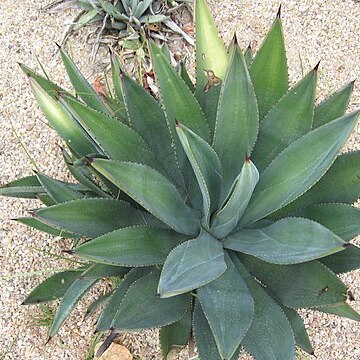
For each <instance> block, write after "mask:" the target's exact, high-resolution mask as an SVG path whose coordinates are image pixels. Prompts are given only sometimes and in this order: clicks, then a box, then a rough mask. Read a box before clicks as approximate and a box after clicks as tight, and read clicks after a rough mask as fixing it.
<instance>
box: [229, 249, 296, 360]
mask: <svg viewBox="0 0 360 360" xmlns="http://www.w3.org/2000/svg"><path fill="white" fill-rule="evenodd" d="M232 259H233V261H234V264H235V266H236V268H237V270H238V271H239V273H240V275H241V276H242V278H243V279H244V280H245V283H246V285H247V287H248V288H249V290H250V293H251V295H252V297H253V299H254V317H253V321H252V323H251V326H250V329H249V330H248V331H247V333H246V335H245V337H244V339H243V340H242V342H241V344H242V346H243V347H244V348H245V350H246V351H248V352H249V353H250V354H251V355H253V356H254V357H255V358H256V359H257V360H289V359H294V358H295V340H294V335H293V332H292V329H291V326H290V324H289V321H288V319H287V318H286V316H285V314H284V313H283V311H282V310H281V308H280V307H279V306H278V305H277V304H276V302H275V301H274V300H273V299H272V298H271V296H270V295H268V294H267V293H266V291H265V290H264V289H263V288H262V287H261V286H260V285H259V283H258V282H256V281H255V280H254V279H253V278H252V277H251V276H250V274H249V273H248V271H247V270H246V268H245V267H244V265H243V264H242V263H241V262H240V261H239V259H238V258H237V257H235V256H232Z"/></svg>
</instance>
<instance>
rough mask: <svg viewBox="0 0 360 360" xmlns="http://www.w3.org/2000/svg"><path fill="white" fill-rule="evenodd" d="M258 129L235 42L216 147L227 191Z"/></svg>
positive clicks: (251, 91)
mask: <svg viewBox="0 0 360 360" xmlns="http://www.w3.org/2000/svg"><path fill="white" fill-rule="evenodd" d="M258 129H259V114H258V108H257V102H256V97H255V92H254V89H253V86H252V83H251V79H250V75H249V72H248V69H247V66H246V63H245V60H244V56H243V55H242V53H241V50H240V48H239V46H238V45H237V44H236V45H235V50H234V51H233V54H232V57H231V61H230V65H229V70H228V72H227V74H226V76H225V79H224V81H223V84H222V88H221V93H220V98H219V106H218V112H217V116H216V124H215V132H214V140H213V144H214V145H213V146H214V149H215V151H216V152H217V154H218V156H219V159H220V163H221V165H222V169H223V190H224V194H227V193H228V191H229V189H230V187H231V184H232V183H233V182H234V180H235V178H236V177H237V176H238V174H239V173H240V170H241V168H242V165H243V163H244V161H245V155H246V154H250V153H251V151H252V149H253V147H254V144H255V141H256V138H257V134H258Z"/></svg>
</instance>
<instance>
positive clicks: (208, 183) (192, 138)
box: [176, 123, 222, 226]
mask: <svg viewBox="0 0 360 360" xmlns="http://www.w3.org/2000/svg"><path fill="white" fill-rule="evenodd" d="M176 132H177V135H178V137H179V139H180V142H181V145H182V147H183V149H184V151H185V153H186V155H187V157H188V159H189V161H190V164H191V166H192V168H193V171H194V173H195V176H196V179H197V182H198V184H199V187H200V190H201V193H202V198H203V213H204V221H205V223H206V224H207V225H206V226H209V221H210V215H211V214H212V213H213V212H214V211H215V210H216V209H217V208H218V207H219V201H220V194H221V183H222V174H221V172H222V170H221V165H220V161H219V158H218V157H217V155H216V153H215V151H214V150H213V148H212V147H211V146H210V145H209V144H208V143H207V142H206V141H204V140H203V139H202V138H201V137H200V136H198V135H196V134H195V133H194V132H192V131H191V130H190V129H188V128H187V127H186V126H184V125H182V124H180V123H178V124H177V125H176Z"/></svg>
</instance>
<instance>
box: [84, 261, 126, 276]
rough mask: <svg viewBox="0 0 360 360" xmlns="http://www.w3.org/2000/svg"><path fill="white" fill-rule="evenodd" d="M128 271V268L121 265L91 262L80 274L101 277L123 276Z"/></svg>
mask: <svg viewBox="0 0 360 360" xmlns="http://www.w3.org/2000/svg"><path fill="white" fill-rule="evenodd" d="M128 271H129V269H128V268H125V267H121V266H111V265H105V264H93V265H91V266H90V267H89V268H88V269H87V270H85V271H84V272H83V273H82V274H81V276H82V277H87V278H94V279H101V278H109V277H112V276H123V275H125V274H126V273H127V272H128Z"/></svg>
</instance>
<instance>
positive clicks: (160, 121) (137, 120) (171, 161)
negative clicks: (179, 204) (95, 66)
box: [120, 74, 185, 188]
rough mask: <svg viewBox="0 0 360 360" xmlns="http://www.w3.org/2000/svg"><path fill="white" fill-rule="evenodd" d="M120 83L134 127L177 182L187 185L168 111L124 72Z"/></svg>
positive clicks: (182, 185)
mask: <svg viewBox="0 0 360 360" xmlns="http://www.w3.org/2000/svg"><path fill="white" fill-rule="evenodd" d="M120 86H121V90H122V94H123V99H124V103H125V106H126V110H127V113H128V116H129V121H130V123H131V127H132V128H133V129H134V130H135V131H137V132H138V134H140V135H141V136H142V137H143V138H144V139H145V141H146V142H147V143H148V144H149V146H150V147H151V149H152V150H153V151H154V153H155V154H156V156H157V158H158V160H159V161H160V163H161V164H162V165H163V167H164V169H166V170H167V172H168V173H169V175H170V176H172V179H173V180H174V182H175V183H176V184H178V185H180V186H181V187H182V188H184V187H185V184H184V180H183V177H182V174H181V172H180V169H179V165H178V163H177V159H176V154H175V151H174V148H173V146H172V138H171V134H170V132H169V128H168V125H167V122H166V118H165V114H164V111H163V110H162V109H161V107H160V105H159V104H158V103H157V102H156V100H155V99H154V98H153V97H152V96H151V95H150V94H149V93H148V92H147V91H146V90H145V89H144V88H143V87H142V86H140V85H139V84H137V83H136V82H135V81H134V80H132V79H131V78H130V77H128V76H126V75H125V74H122V75H121V82H120ZM173 135H174V134H173Z"/></svg>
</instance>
